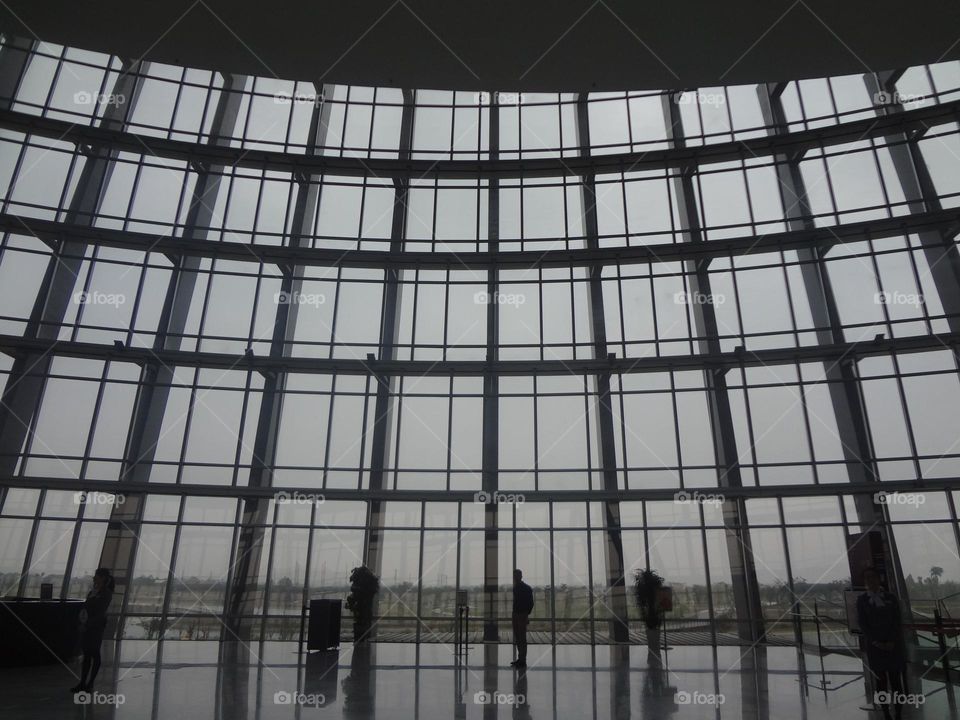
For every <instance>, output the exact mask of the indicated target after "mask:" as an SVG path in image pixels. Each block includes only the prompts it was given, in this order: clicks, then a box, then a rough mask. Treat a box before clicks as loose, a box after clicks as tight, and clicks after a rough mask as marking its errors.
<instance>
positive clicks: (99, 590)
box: [71, 568, 114, 693]
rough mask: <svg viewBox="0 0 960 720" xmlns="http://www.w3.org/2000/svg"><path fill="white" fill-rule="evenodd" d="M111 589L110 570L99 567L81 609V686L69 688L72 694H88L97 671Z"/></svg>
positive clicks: (111, 578) (111, 593)
mask: <svg viewBox="0 0 960 720" xmlns="http://www.w3.org/2000/svg"><path fill="white" fill-rule="evenodd" d="M113 588H114V582H113V575H111V574H110V571H109V570H107V569H106V568H100V569H99V570H97V572H95V573H94V575H93V589H92V590H91V591H90V592H89V593H87V599H86V602H84V603H83V610H81V611H80V651H81V652H82V653H83V666H82V669H81V672H80V683H79V684H78V685H76V686H74V687H73V688H71V690H72V691H73V692H75V693H80V692H89V691H90V690H91V689H92V688H93V681H94V679H96V677H97V673H98V672H99V671H100V645H101V644H102V643H103V632H104V630H106V627H107V608H109V607H110V601H111V600H112V599H113Z"/></svg>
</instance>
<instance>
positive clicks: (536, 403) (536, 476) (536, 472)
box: [533, 375, 540, 490]
mask: <svg viewBox="0 0 960 720" xmlns="http://www.w3.org/2000/svg"><path fill="white" fill-rule="evenodd" d="M539 408H540V396H539V395H538V394H537V376H536V375H534V376H533V447H534V453H533V489H534V490H539V489H540V428H539V425H538V423H537V419H538V415H539V413H538V412H537V411H538V410H539Z"/></svg>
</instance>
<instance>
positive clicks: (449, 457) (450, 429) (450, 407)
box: [446, 375, 456, 490]
mask: <svg viewBox="0 0 960 720" xmlns="http://www.w3.org/2000/svg"><path fill="white" fill-rule="evenodd" d="M448 387H449V389H450V395H449V396H448V397H447V473H446V474H447V490H450V489H451V488H450V484H451V482H452V480H453V474H452V472H451V466H452V462H451V460H452V457H453V401H454V399H455V397H456V393H455V391H454V378H453V375H451V376H450V384H449V386H448Z"/></svg>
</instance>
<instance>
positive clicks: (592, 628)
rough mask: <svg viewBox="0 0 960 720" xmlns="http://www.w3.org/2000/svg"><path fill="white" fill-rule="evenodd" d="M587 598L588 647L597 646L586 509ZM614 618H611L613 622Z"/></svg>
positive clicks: (591, 559) (590, 537) (591, 535)
mask: <svg viewBox="0 0 960 720" xmlns="http://www.w3.org/2000/svg"><path fill="white" fill-rule="evenodd" d="M587 578H588V580H587V598H588V601H589V603H590V605H589V607H588V609H589V614H590V621H589V622H590V646H591V647H596V644H597V613H596V602H594V594H593V533H592V532H591V531H590V512H589V508H587ZM613 619H614V618H611V620H613Z"/></svg>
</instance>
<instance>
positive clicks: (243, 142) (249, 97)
mask: <svg viewBox="0 0 960 720" xmlns="http://www.w3.org/2000/svg"><path fill="white" fill-rule="evenodd" d="M259 79H260V78H258V77H257V76H256V75H253V76H247V78H246V79H245V80H244V82H243V87H241V88H240V89H239V91H238V94H239V95H240V107H243V101H244V99H245V98H246V101H247V112H246V117H244V118H243V130H242V131H241V133H240V138H239V139H240V147H242V148H244V149H246V147H247V143H248V142H249V140H248V139H247V134H248V131H249V130H250V116H251V115H253V101H254V98H255V97H256V92H257V80H259ZM248 81H249V83H250V92H249V94H248V93H247V82H248ZM290 107H293V100H292V99H291V101H290ZM233 130H234V131H236V124H234V127H233ZM227 137H231V136H227ZM233 137H234V138H235V136H233ZM232 175H233V176H236V169H234V171H233V173H232ZM228 199H229V196H228ZM227 212H228V211H226V210H225V211H224V213H223V215H224V219H226V216H227Z"/></svg>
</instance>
